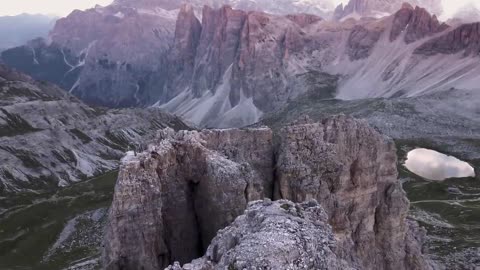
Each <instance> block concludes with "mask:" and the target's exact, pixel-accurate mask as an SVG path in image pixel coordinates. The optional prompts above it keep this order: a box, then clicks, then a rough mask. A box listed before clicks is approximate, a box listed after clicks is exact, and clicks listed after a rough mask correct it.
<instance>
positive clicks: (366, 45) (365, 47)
mask: <svg viewBox="0 0 480 270" xmlns="http://www.w3.org/2000/svg"><path fill="white" fill-rule="evenodd" d="M382 30H383V29H377V30H375V29H373V30H369V29H367V28H365V27H363V26H361V25H357V26H355V27H354V28H353V29H352V32H350V36H349V37H348V43H347V44H348V45H347V46H348V47H347V53H348V55H349V56H350V59H351V60H352V61H353V60H358V59H363V58H367V57H368V56H370V54H371V52H372V50H373V47H374V46H375V45H376V44H377V42H378V39H379V38H380V36H381V34H382Z"/></svg>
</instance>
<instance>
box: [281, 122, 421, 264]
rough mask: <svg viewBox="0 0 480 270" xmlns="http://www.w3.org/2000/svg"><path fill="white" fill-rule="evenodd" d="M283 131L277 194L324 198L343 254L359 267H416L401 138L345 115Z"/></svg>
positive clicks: (319, 199) (338, 250) (299, 197)
mask: <svg viewBox="0 0 480 270" xmlns="http://www.w3.org/2000/svg"><path fill="white" fill-rule="evenodd" d="M280 134H281V136H282V140H281V142H282V143H281V145H280V148H279V157H278V161H277V168H278V169H277V177H278V179H277V180H278V182H279V184H278V186H279V190H278V192H277V193H276V196H277V197H278V198H283V199H288V200H292V201H298V202H301V201H305V200H309V199H316V200H318V202H319V203H320V204H321V205H322V206H324V208H325V210H326V211H327V213H328V215H329V220H330V224H331V225H332V227H333V231H334V233H335V235H336V238H337V239H338V248H337V252H338V254H339V255H340V257H342V258H346V260H347V261H349V262H351V263H352V264H353V265H354V266H357V267H360V268H362V269H412V268H410V262H409V261H407V260H405V245H406V243H407V241H406V238H405V237H406V232H407V227H406V224H405V218H406V215H407V211H408V205H409V204H408V201H407V199H406V197H405V194H404V192H403V190H402V188H401V185H400V182H399V181H398V180H397V169H396V160H397V157H396V152H395V145H394V143H393V141H392V140H390V139H387V138H386V137H384V136H382V135H381V134H379V133H378V132H376V131H374V130H373V129H371V128H370V127H369V126H368V124H366V123H365V122H361V121H357V120H353V119H352V118H346V117H343V116H340V117H334V118H331V119H326V120H324V121H322V123H308V122H307V123H306V124H298V125H293V126H288V127H285V128H284V129H283V130H282V131H281V132H280ZM346 213H347V214H346Z"/></svg>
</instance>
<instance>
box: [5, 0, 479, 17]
mask: <svg viewBox="0 0 480 270" xmlns="http://www.w3.org/2000/svg"><path fill="white" fill-rule="evenodd" d="M172 1H180V0H172ZM319 1H323V0H319ZM332 1H333V2H335V3H336V4H338V3H341V2H343V3H347V2H348V0H332ZM111 2H113V0H0V16H3V15H17V14H20V13H32V14H36V13H41V14H51V15H59V16H65V15H68V14H69V13H70V12H72V11H73V10H74V9H87V8H91V7H94V6H95V5H96V4H100V5H102V6H105V5H108V4H110V3H111ZM442 2H443V6H444V10H445V13H446V14H444V15H443V16H442V18H448V17H449V16H451V15H452V14H454V13H455V11H456V10H457V9H459V8H460V7H463V6H465V5H466V4H468V3H476V5H477V6H478V7H479V8H480V1H479V0H442Z"/></svg>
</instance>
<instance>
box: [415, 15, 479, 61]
mask: <svg viewBox="0 0 480 270" xmlns="http://www.w3.org/2000/svg"><path fill="white" fill-rule="evenodd" d="M459 52H463V56H469V55H472V56H478V54H479V53H480V23H471V24H464V25H461V26H459V27H458V28H456V29H453V30H452V31H449V32H447V33H445V34H443V35H442V36H440V37H437V38H435V39H432V40H430V41H428V42H426V43H425V44H423V45H422V46H420V47H418V48H417V49H416V50H415V53H417V54H424V55H436V54H456V53H459Z"/></svg>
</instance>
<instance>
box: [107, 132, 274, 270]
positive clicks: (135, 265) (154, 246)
mask: <svg viewBox="0 0 480 270" xmlns="http://www.w3.org/2000/svg"><path fill="white" fill-rule="evenodd" d="M271 141H272V133H271V131H270V130H269V129H257V130H244V131H241V130H231V131H228V130H227V131H220V130H218V131H204V132H202V133H199V132H196V131H192V132H180V133H174V132H173V130H168V129H167V130H164V131H162V132H161V133H160V134H159V141H158V142H157V144H156V145H154V146H151V147H150V148H149V152H147V153H143V154H141V155H139V156H138V157H136V158H135V157H132V158H131V159H127V160H126V161H124V165H123V168H122V170H121V172H120V176H119V180H118V185H117V188H116V194H115V199H114V202H113V205H112V210H111V214H110V217H111V219H110V225H109V227H108V231H107V235H106V237H105V239H106V242H105V245H106V249H105V250H106V253H105V254H106V266H107V268H108V269H123V268H122V267H127V269H140V268H141V267H144V268H145V269H158V268H159V267H166V266H167V265H168V264H169V263H171V262H173V261H175V260H178V261H180V262H182V263H185V262H188V261H190V260H191V259H193V258H197V257H200V256H202V255H203V252H204V251H205V249H206V248H207V246H208V244H209V243H210V241H211V239H212V238H213V237H214V236H215V234H216V232H217V231H218V230H219V229H222V228H224V227H226V226H227V225H228V224H230V223H231V222H232V221H233V220H234V219H235V218H236V217H237V216H239V215H240V214H242V213H243V211H244V210H245V208H246V205H247V202H248V201H252V200H258V199H263V198H266V197H271V196H272V194H271V192H272V189H273V187H272V185H273V178H272V175H273V155H272V144H271ZM217 149H218V151H217ZM264 170H268V171H264ZM137 171H142V173H140V174H137V173H136V172H137ZM152 200H153V201H152ZM150 202H152V203H150ZM142 235H145V236H142ZM186 243H188V244H186Z"/></svg>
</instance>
